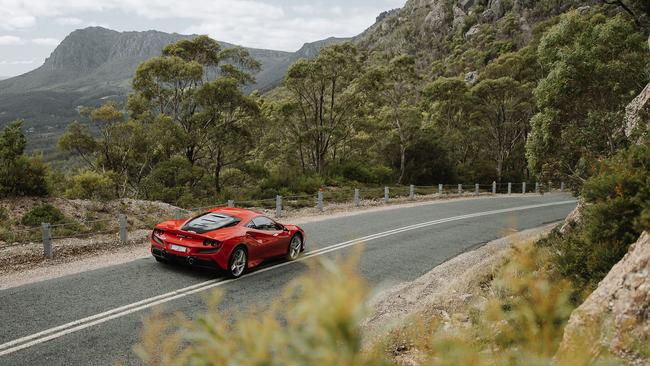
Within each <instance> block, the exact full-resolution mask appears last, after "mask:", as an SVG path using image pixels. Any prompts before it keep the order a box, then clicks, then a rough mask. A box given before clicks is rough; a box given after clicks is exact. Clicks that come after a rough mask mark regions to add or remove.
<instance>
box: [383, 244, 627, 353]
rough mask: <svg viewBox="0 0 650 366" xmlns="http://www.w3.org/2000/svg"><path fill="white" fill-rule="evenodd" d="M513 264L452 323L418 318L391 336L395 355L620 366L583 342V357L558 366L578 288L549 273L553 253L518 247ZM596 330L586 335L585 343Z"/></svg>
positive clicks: (579, 345) (578, 348) (578, 345)
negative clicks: (573, 296) (556, 359)
mask: <svg viewBox="0 0 650 366" xmlns="http://www.w3.org/2000/svg"><path fill="white" fill-rule="evenodd" d="M507 258H508V259H507V261H506V263H504V264H503V265H501V266H499V267H497V268H496V269H495V270H494V272H493V273H492V275H493V278H491V279H488V280H487V281H485V282H483V283H481V287H480V289H477V290H476V291H477V293H474V294H472V298H473V299H476V300H475V301H474V302H471V303H469V304H467V305H464V304H461V305H459V306H458V307H456V308H454V309H447V310H449V311H450V312H452V311H453V313H452V314H450V316H449V317H448V318H447V319H446V320H445V319H444V318H442V317H438V316H431V317H430V316H424V317H420V316H417V317H413V318H411V319H410V321H407V322H405V324H406V326H404V327H402V328H397V329H396V330H395V331H393V332H392V333H391V334H390V336H389V338H388V340H387V346H386V349H387V351H389V352H391V353H392V354H393V355H394V356H397V357H396V358H398V359H399V356H401V355H407V358H408V357H411V358H413V359H415V360H416V364H420V365H450V366H451V365H486V366H487V365H553V364H558V365H572V366H573V365H608V364H620V361H619V362H616V360H612V359H611V358H610V357H609V356H608V354H607V352H606V350H604V349H602V350H601V349H600V347H598V346H597V345H596V346H594V345H593V344H588V343H587V338H585V339H584V340H583V339H576V340H575V343H572V344H571V346H572V347H573V348H572V349H574V350H575V352H574V353H573V354H572V355H569V357H568V358H567V359H563V360H562V362H559V363H556V362H555V361H554V357H555V355H556V352H557V350H558V348H559V345H560V342H561V341H562V337H563V333H564V326H565V325H566V323H567V321H568V319H569V316H570V315H571V312H572V310H573V309H574V307H575V305H574V304H573V301H572V299H571V296H572V293H573V289H572V288H571V284H570V282H569V281H567V280H565V279H561V278H557V277H556V275H555V274H554V273H553V271H551V270H549V269H548V268H547V263H548V260H549V258H550V253H549V251H548V249H546V248H541V247H539V246H536V245H534V244H532V243H522V244H518V245H516V246H515V247H514V248H513V249H512V251H511V253H509V254H508V255H507ZM431 310H433V311H434V314H435V309H430V310H429V312H430V311H431ZM589 331H591V330H590V329H585V336H586V335H587V332H589ZM594 349H598V352H599V353H598V354H597V355H594V354H592V350H594Z"/></svg>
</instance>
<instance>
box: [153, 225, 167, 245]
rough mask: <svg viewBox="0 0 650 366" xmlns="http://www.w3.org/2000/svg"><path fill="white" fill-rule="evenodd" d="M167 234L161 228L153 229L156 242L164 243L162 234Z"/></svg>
mask: <svg viewBox="0 0 650 366" xmlns="http://www.w3.org/2000/svg"><path fill="white" fill-rule="evenodd" d="M163 235H165V232H164V231H162V230H160V229H153V235H152V237H153V240H155V241H156V243H158V244H160V245H163V240H162V236H163Z"/></svg>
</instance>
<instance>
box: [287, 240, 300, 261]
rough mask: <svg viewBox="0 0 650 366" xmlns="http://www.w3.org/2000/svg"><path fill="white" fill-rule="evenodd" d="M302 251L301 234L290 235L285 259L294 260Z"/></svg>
mask: <svg viewBox="0 0 650 366" xmlns="http://www.w3.org/2000/svg"><path fill="white" fill-rule="evenodd" d="M301 252H302V235H300V234H295V235H294V236H292V237H291V240H289V247H288V249H287V260H288V261H295V260H296V259H298V257H300V253H301Z"/></svg>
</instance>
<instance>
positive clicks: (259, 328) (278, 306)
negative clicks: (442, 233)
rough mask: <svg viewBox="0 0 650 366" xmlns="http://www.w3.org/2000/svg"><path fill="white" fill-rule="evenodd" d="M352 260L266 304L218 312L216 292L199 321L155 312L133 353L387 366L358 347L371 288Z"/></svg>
mask: <svg viewBox="0 0 650 366" xmlns="http://www.w3.org/2000/svg"><path fill="white" fill-rule="evenodd" d="M355 257H356V256H355ZM356 263H357V261H356V260H350V261H349V262H348V264H347V265H345V266H344V267H343V268H342V269H339V268H337V267H336V266H335V265H334V264H333V263H327V265H325V266H323V267H321V268H318V269H315V270H314V272H315V273H312V275H310V276H302V277H300V278H299V279H297V280H295V281H293V282H292V283H291V284H290V285H289V286H288V287H287V288H286V289H285V290H284V291H283V292H282V294H281V295H280V296H279V299H278V300H276V301H275V302H274V303H273V304H271V305H270V308H269V309H249V310H248V311H246V312H243V313H240V314H236V315H234V316H233V317H230V316H223V315H222V313H221V312H220V311H219V310H218V308H219V307H218V306H217V305H218V304H217V302H218V300H219V298H218V297H216V298H215V299H213V301H212V303H211V304H209V306H208V309H210V310H209V311H208V313H206V314H204V315H200V316H199V318H198V319H196V320H191V319H187V318H185V317H183V316H179V319H177V320H176V321H174V320H169V319H168V318H165V317H164V315H163V314H158V315H154V316H153V318H150V319H149V320H148V321H146V322H145V326H144V330H143V342H142V343H141V344H140V345H139V346H137V347H136V352H137V354H138V355H139V356H140V357H141V359H142V361H143V362H144V364H146V365H268V366H275V365H278V366H280V365H282V366H284V365H323V366H328V365H331V366H334V365H359V366H362V365H373V366H374V365H376V366H382V365H388V362H387V361H386V360H385V359H384V357H383V355H382V354H381V353H378V352H363V351H362V333H361V328H360V326H359V324H360V322H361V321H362V320H363V319H364V316H365V315H366V311H365V310H366V305H365V304H366V297H367V294H368V292H367V288H366V285H365V283H364V282H363V280H361V278H360V277H359V276H358V275H356V273H355V272H354V270H353V268H354V264H356Z"/></svg>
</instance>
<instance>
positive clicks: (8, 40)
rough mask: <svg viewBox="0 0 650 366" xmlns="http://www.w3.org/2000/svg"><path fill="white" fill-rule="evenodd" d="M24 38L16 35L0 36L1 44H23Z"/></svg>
mask: <svg viewBox="0 0 650 366" xmlns="http://www.w3.org/2000/svg"><path fill="white" fill-rule="evenodd" d="M23 43H25V42H23V40H22V39H20V37H16V36H0V46H15V45H19V44H23Z"/></svg>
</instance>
